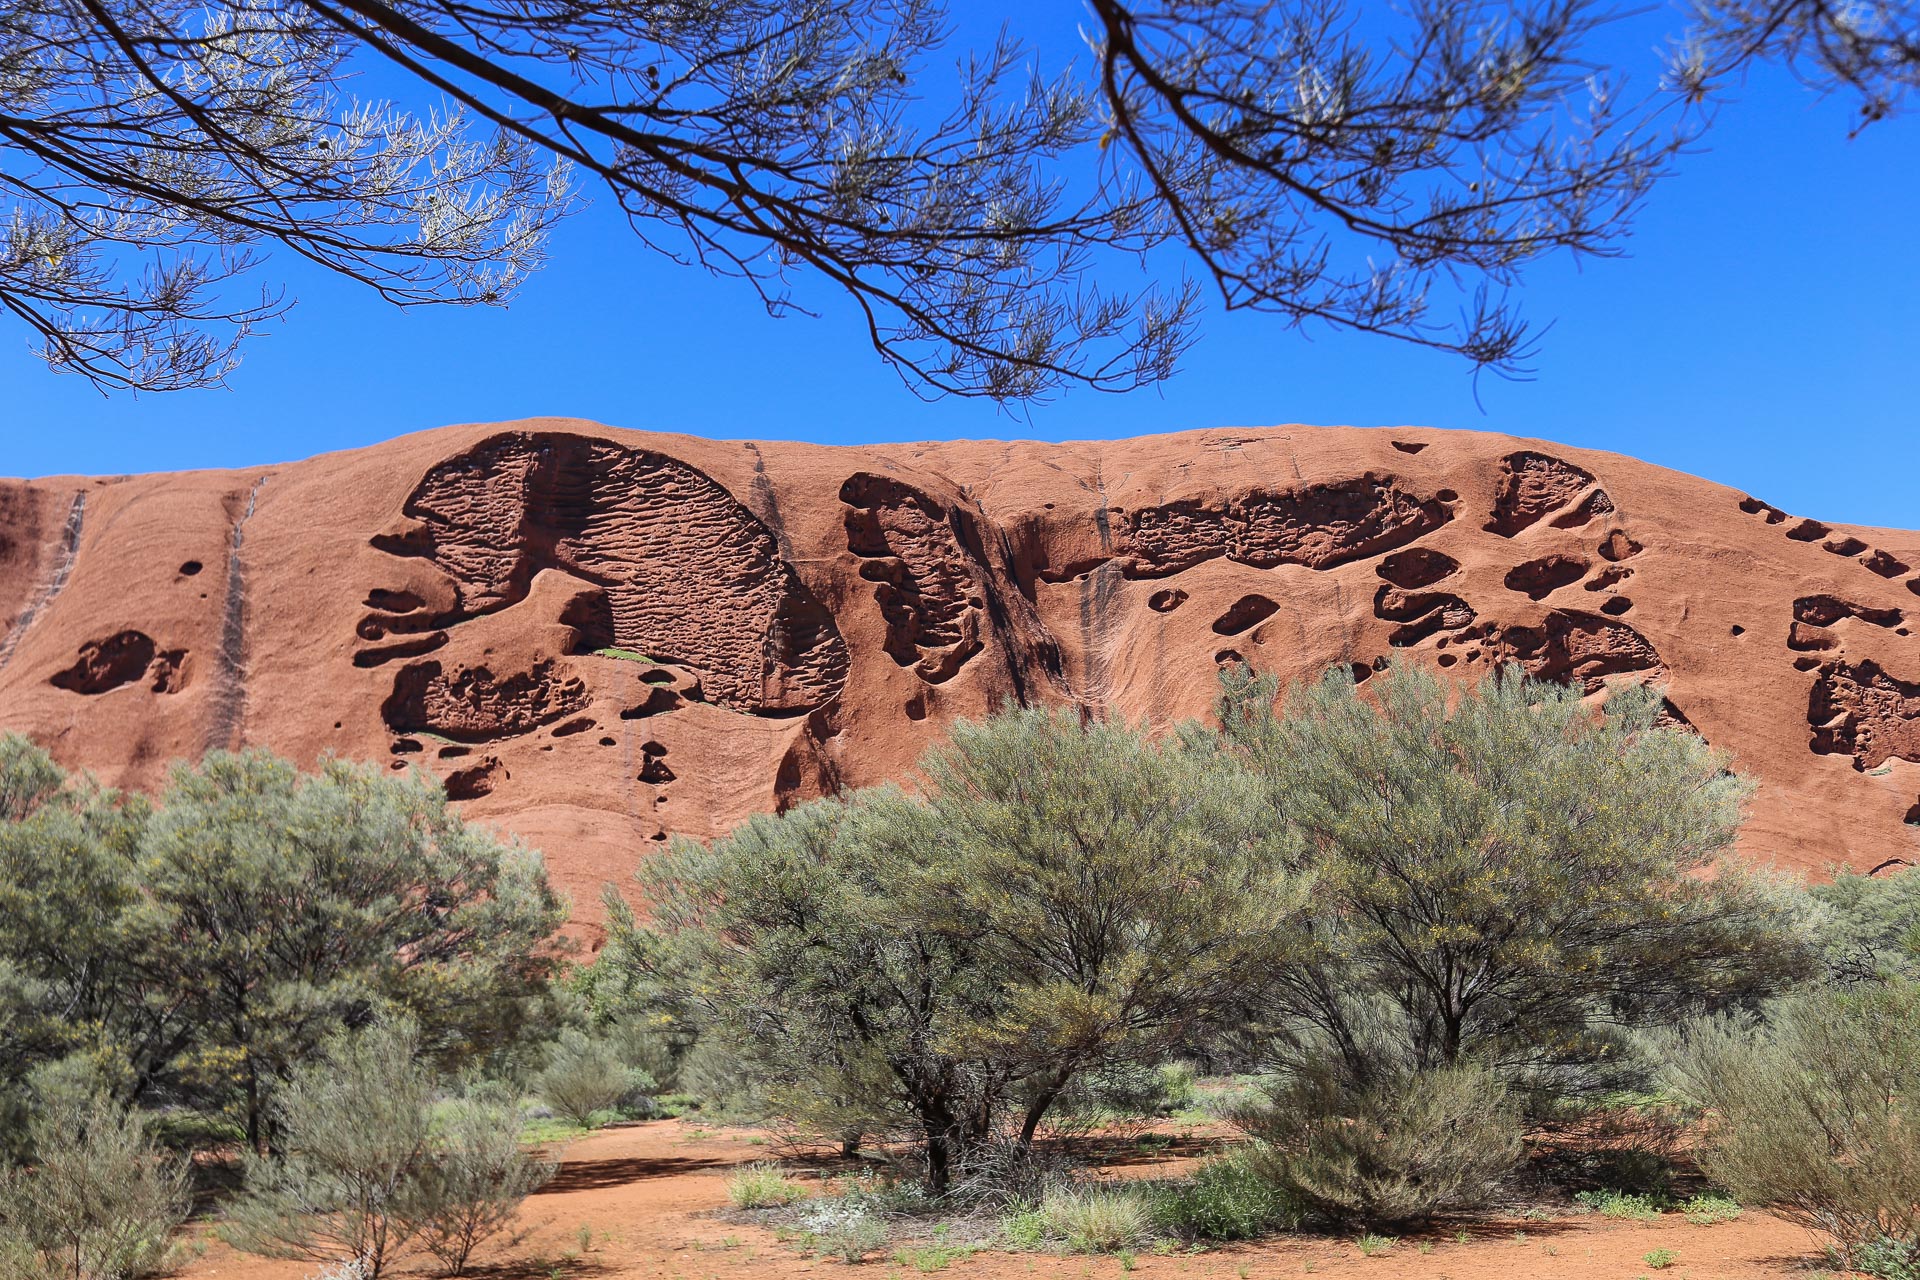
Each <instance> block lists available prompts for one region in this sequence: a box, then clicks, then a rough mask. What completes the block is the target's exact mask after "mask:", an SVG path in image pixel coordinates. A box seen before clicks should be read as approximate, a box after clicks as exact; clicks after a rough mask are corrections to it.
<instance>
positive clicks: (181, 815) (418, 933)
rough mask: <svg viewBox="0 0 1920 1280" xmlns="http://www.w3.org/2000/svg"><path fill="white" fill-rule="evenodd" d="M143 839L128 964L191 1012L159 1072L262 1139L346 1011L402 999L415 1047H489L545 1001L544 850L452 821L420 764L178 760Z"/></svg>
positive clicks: (388, 1006) (501, 1044)
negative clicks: (415, 768)
mask: <svg viewBox="0 0 1920 1280" xmlns="http://www.w3.org/2000/svg"><path fill="white" fill-rule="evenodd" d="M140 854H141V862H142V867H141V888H142V897H141V901H140V903H139V905H138V907H137V908H136V909H135V915H134V917H133V921H132V923H131V925H130V926H129V927H130V928H131V929H133V930H134V931H135V934H136V937H137V945H138V947H139V950H138V952H137V963H138V964H139V965H140V966H141V967H142V969H143V970H144V972H145V973H146V974H147V975H148V982H149V983H150V984H151V985H152V986H153V987H154V988H155V989H157V990H158V991H160V992H163V993H165V996H166V998H167V999H168V1000H169V1001H171V1002H174V1003H176V1004H177V1005H178V1007H180V1008H181V1009H182V1010H183V1011H184V1017H185V1020H186V1021H187V1022H188V1023H189V1024H190V1025H192V1026H193V1027H194V1028H195V1029H196V1030H195V1034H194V1036H193V1038H192V1041H191V1043H190V1044H188V1045H187V1046H185V1047H183V1049H182V1050H181V1052H180V1053H178V1054H176V1055H175V1056H174V1058H173V1059H172V1060H171V1061H170V1062H169V1063H168V1070H169V1071H170V1073H171V1074H172V1075H173V1076H174V1077H175V1078H176V1079H177V1080H178V1081H179V1082H180V1086H181V1087H182V1088H185V1089H187V1090H189V1091H193V1092H198V1093H200V1094H202V1095H203V1096H210V1097H211V1098H213V1099H216V1100H220V1101H222V1102H224V1101H226V1100H229V1099H232V1100H234V1106H235V1110H236V1111H237V1113H238V1114H239V1116H240V1117H241V1118H242V1120H243V1121H244V1123H245V1126H246V1135H247V1139H248V1142H249V1143H250V1144H251V1145H252V1146H254V1147H255V1148H256V1149H261V1148H264V1147H265V1145H266V1144H267V1140H268V1138H269V1137H270V1136H271V1135H270V1127H271V1126H270V1119H271V1115H272V1110H271V1105H272V1101H273V1097H274V1095H275V1093H276V1091H277V1090H278V1088H279V1087H280V1086H281V1084H282V1083H283V1082H284V1081H286V1080H287V1079H288V1078H290V1076H291V1074H292V1072H293V1071H294V1069H295V1068H296V1067H297V1066H298V1065H299V1064H300V1063H301V1062H303V1061H305V1060H307V1059H309V1058H310V1057H311V1056H312V1055H313V1053H314V1052H315V1051H316V1049H317V1047H318V1046H319V1044H320V1043H321V1041H322V1040H323V1039H324V1038H325V1037H326V1036H327V1035H329V1034H331V1033H333V1032H335V1031H337V1030H339V1029H341V1028H342V1027H358V1026H364V1025H366V1024H367V1023H369V1022H370V1021H372V1020H373V1019H374V1018H375V1017H376V1016H378V1015H380V1014H382V1013H383V1012H388V1011H393V1012H398V1013H400V1014H404V1015H405V1016H407V1017H410V1018H411V1019H413V1020H414V1021H415V1022H416V1023H417V1024H418V1026H419V1037H420V1038H419V1048H420V1050H421V1051H422V1052H425V1053H428V1054H431V1055H433V1056H434V1057H435V1058H436V1059H438V1060H441V1061H443V1062H447V1063H452V1062H476V1061H480V1062H484V1061H485V1060H486V1059H487V1058H488V1057H489V1056H490V1055H495V1054H497V1053H499V1052H501V1051H504V1050H506V1049H508V1048H510V1047H511V1046H513V1045H514V1044H515V1043H517V1042H518V1041H520V1040H521V1039H522V1038H523V1037H532V1036H537V1035H539V1034H540V1033H541V1032H542V1031H543V1030H547V1029H550V1028H551V1026H552V1024H553V1022H554V1019H555V1017H556V1016H557V1014H556V1009H555V1007H554V999H555V997H554V995H553V993H552V991H551V990H550V985H549V984H550V981H551V979H552V978H553V977H554V976H555V974H556V973H557V972H558V968H559V965H560V963H561V961H562V959H563V957H564V950H563V948H562V947H561V945H560V944H559V943H558V942H557V941H556V940H555V939H554V936H553V935H554V932H555V930H557V929H558V928H559V927H560V925H561V924H562V923H563V922H564V921H565V919H566V908H565V904H564V903H562V902H561V901H560V900H559V899H558V898H557V897H556V895H555V894H554V892H553V890H552V888H551V887H550V886H549V884H548V882H547V878H546V870H545V866H544V864H543V863H542V861H541V858H540V855H539V854H537V853H535V852H533V851H532V850H529V849H526V848H524V847H523V846H519V845H515V844H505V843H503V842H501V841H499V840H497V839H495V838H494V837H493V836H492V835H490V834H489V833H486V832H484V831H479V830H475V829H473V828H470V827H468V826H466V825H465V823H463V822H462V821H461V820H460V818H459V816H458V815H457V814H455V813H454V812H453V811H452V810H450V809H449V808H448V807H447V801H446V796H445V794H444V793H443V792H442V791H441V789H440V787H439V786H438V784H437V783H436V782H434V781H433V780H432V779H430V778H425V777H421V776H418V775H408V776H407V777H394V776H392V775H390V774H386V773H383V772H381V771H380V770H377V769H375V768H374V767H372V766H370V765H367V766H362V765H354V764H349V763H346V762H344V761H338V760H331V761H327V762H325V763H323V764H322V765H321V767H320V769H319V770H318V772H316V773H313V774H302V773H300V772H299V771H298V770H296V769H295V768H294V767H293V766H292V765H291V764H290V763H288V762H287V761H285V760H282V759H279V758H277V757H274V756H271V755H268V754H266V753H264V752H249V753H245V754H240V755H233V754H228V753H224V752H215V753H212V754H210V755H208V756H207V757H206V758H205V759H204V760H203V761H201V763H200V764H199V765H198V766H197V767H186V766H182V767H180V768H179V769H177V770H176V771H175V773H174V775H173V779H172V782H171V784H170V785H169V786H168V788H167V790H166V792H165V794H164V795H163V796H162V798H161V801H160V804H159V808H158V812H157V813H156V814H155V816H154V817H153V819H152V820H151V822H150V823H149V824H148V826H147V828H146V830H145V832H144V834H143V837H142V840H141V844H140Z"/></svg>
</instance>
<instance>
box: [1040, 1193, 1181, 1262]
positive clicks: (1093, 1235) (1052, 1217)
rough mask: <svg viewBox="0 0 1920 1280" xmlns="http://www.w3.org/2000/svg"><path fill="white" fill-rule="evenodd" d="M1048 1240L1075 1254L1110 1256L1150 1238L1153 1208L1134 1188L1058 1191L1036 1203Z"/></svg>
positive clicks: (1151, 1234)
mask: <svg viewBox="0 0 1920 1280" xmlns="http://www.w3.org/2000/svg"><path fill="white" fill-rule="evenodd" d="M1040 1219H1041V1221H1042V1222H1043V1223H1044V1224H1045V1226H1046V1234H1047V1237H1048V1238H1049V1239H1054V1240H1060V1241H1063V1242H1064V1243H1065V1244H1066V1246H1067V1248H1069V1249H1071V1250H1073V1251H1074V1252H1075V1253H1112V1252H1114V1251H1115V1250H1117V1249H1125V1248H1127V1247H1129V1246H1133V1245H1140V1244H1145V1243H1147V1241H1149V1240H1150V1239H1151V1238H1152V1236H1153V1206H1152V1203H1151V1201H1150V1200H1149V1198H1148V1196H1147V1195H1146V1194H1145V1193H1144V1192H1142V1191H1141V1190H1140V1189H1138V1188H1134V1187H1062V1188H1058V1189H1056V1190H1053V1191H1050V1192H1048V1193H1047V1195H1046V1197H1045V1198H1044V1199H1042V1200H1041V1201H1040Z"/></svg>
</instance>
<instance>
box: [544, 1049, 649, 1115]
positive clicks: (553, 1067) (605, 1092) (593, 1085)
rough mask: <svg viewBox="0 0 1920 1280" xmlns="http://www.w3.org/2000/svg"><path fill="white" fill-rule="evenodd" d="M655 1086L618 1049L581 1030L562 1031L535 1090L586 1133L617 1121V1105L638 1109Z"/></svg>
mask: <svg viewBox="0 0 1920 1280" xmlns="http://www.w3.org/2000/svg"><path fill="white" fill-rule="evenodd" d="M652 1087H653V1078H652V1077H651V1076H649V1075H648V1074H647V1073H646V1072H644V1071H642V1070H640V1069H639V1068H637V1067H632V1066H629V1065H627V1063H626V1062H625V1061H623V1060H622V1058H621V1056H620V1053H619V1052H618V1050H617V1049H616V1048H615V1047H614V1046H613V1045H612V1044H611V1043H609V1042H607V1041H605V1040H597V1039H595V1038H594V1037H592V1036H590V1035H588V1034H587V1033H586V1032H584V1031H581V1030H580V1029H579V1028H577V1027H569V1028H567V1029H566V1030H565V1031H563V1032H561V1033H560V1039H559V1041H558V1043H556V1044H555V1045H554V1047H553V1050H552V1053H551V1055H550V1056H549V1058H548V1059H547V1066H546V1069H545V1070H544V1071H542V1072H541V1073H540V1074H539V1076H537V1077H536V1078H535V1080H534V1088H535V1089H536V1090H537V1091H538V1092H539V1094H540V1096H541V1097H542V1098H544V1099H546V1103H547V1105H548V1106H549V1107H551V1108H553V1112H554V1114H555V1115H558V1116H560V1117H561V1118H563V1119H566V1120H570V1121H572V1122H573V1123H574V1124H577V1125H579V1126H580V1127H581V1128H583V1129H597V1128H599V1127H600V1126H601V1125H603V1124H606V1123H607V1122H608V1121H609V1120H611V1119H617V1118H618V1115H619V1113H618V1111H617V1110H616V1108H617V1107H619V1106H620V1104H622V1103H627V1104H629V1105H633V1104H634V1103H635V1102H636V1101H637V1100H638V1099H639V1098H641V1097H644V1096H645V1092H646V1091H647V1090H649V1089H651V1088H652Z"/></svg>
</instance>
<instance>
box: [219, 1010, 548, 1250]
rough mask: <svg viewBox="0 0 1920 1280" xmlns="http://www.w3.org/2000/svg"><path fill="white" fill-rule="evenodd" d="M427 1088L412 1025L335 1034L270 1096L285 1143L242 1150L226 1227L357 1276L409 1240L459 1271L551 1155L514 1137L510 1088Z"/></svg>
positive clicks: (428, 1077) (240, 1240)
mask: <svg viewBox="0 0 1920 1280" xmlns="http://www.w3.org/2000/svg"><path fill="white" fill-rule="evenodd" d="M435 1089H436V1085H435V1080H434V1075H433V1072H432V1069H431V1068H430V1067H429V1066H427V1065H426V1064H425V1063H424V1062H423V1061H422V1059H421V1056H420V1052H419V1039H418V1036H417V1034H416V1032H415V1031H414V1029H413V1028H412V1027H411V1026H410V1025H407V1024H385V1025H376V1026H373V1027H370V1028H368V1029H366V1030H364V1031H361V1032H359V1033H350V1032H342V1033H340V1034H338V1035H335V1036H334V1037H332V1038H331V1039H329V1040H328V1041H327V1042H326V1045H325V1048H324V1050H323V1052H322V1055H321V1057H320V1060H319V1061H317V1062H315V1063H313V1064H311V1065H309V1066H307V1067H303V1068H301V1069H300V1070H299V1071H297V1072H296V1073H295V1074H294V1077H293V1079H292V1080H291V1081H290V1082H289V1083H288V1084H287V1085H286V1086H285V1087H284V1088H283V1089H282V1090H281V1092H280V1094H279V1097H278V1098H277V1099H276V1101H275V1106H274V1117H275V1120H276V1122H277V1124H278V1128H279V1131H280V1133H281V1134H282V1140H283V1149H282V1151H281V1152H280V1153H279V1154H277V1155H275V1156H273V1157H260V1156H253V1157H250V1158H249V1159H248V1162H247V1166H246V1186H245V1190H244V1192H243V1194H242V1195H241V1196H240V1198H239V1199H238V1200H237V1201H235V1202H234V1204H233V1205H232V1206H231V1208H230V1209H229V1211H228V1215H227V1219H228V1221H227V1227H226V1232H225V1234H226V1236H227V1238H228V1240H229V1241H230V1242H231V1243H233V1244H234V1245H235V1247H237V1248H240V1249H242V1250H245V1251H247V1252H251V1253H259V1254H264V1255H266V1256H268V1257H274V1258H295V1259H300V1260H304V1261H309V1262H320V1263H327V1264H331V1265H333V1266H334V1267H335V1268H336V1269H337V1270H338V1269H341V1268H357V1269H358V1272H357V1274H356V1275H355V1280H378V1277H379V1276H380V1275H381V1274H382V1273H383V1272H384V1271H386V1269H387V1268H388V1267H390V1266H391V1265H392V1264H393V1262H394V1261H395V1260H396V1259H398V1258H400V1257H402V1256H403V1255H405V1254H406V1253H407V1252H408V1251H409V1250H413V1249H421V1250H425V1251H426V1252H427V1253H429V1254H431V1255H432V1256H433V1257H434V1259H435V1260H436V1261H438V1262H439V1264H440V1266H441V1268H442V1270H443V1271H445V1273H446V1274H448V1275H461V1274H464V1273H465V1271H466V1269H467V1266H468V1264H469V1262H470V1261H471V1259H472V1257H473V1253H474V1250H475V1249H476V1248H478V1247H479V1246H480V1245H482V1244H484V1243H486V1242H488V1241H493V1240H496V1239H498V1238H500V1237H502V1236H508V1237H511V1233H512V1227H513V1224H514V1221H515V1219H516V1217H517V1215H518V1213H519V1210H520V1206H521V1205H522V1203H523V1202H524V1201H525V1200H526V1198H527V1196H528V1195H530V1194H531V1193H532V1192H533V1191H534V1190H535V1189H536V1188H537V1187H539V1186H540V1185H541V1184H542V1183H544V1182H545V1181H546V1180H547V1179H548V1178H549V1177H550V1176H552V1173H553V1169H554V1166H553V1165H552V1164H551V1163H549V1162H547V1161H545V1160H543V1159H541V1158H539V1157H537V1156H534V1155H532V1154H530V1153H528V1152H527V1151H525V1150H524V1149H523V1148H522V1147H521V1145H520V1118H519V1112H518V1109H517V1108H516V1107H515V1106H514V1105H513V1103H512V1102H511V1101H510V1100H509V1099H508V1098H507V1097H505V1096H504V1095H502V1094H490V1093H482V1092H476V1093H474V1094H471V1095H469V1096H467V1097H464V1098H460V1099H457V1100H455V1101H453V1102H452V1103H449V1104H446V1105H444V1106H439V1107H436V1105H435V1100H434V1094H435ZM341 1274H343V1275H344V1274H355V1273H354V1272H352V1271H350V1270H348V1271H341Z"/></svg>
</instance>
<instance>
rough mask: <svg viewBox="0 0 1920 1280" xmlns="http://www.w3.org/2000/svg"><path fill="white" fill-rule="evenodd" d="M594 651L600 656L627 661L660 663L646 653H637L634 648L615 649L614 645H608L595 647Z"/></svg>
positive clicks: (649, 663)
mask: <svg viewBox="0 0 1920 1280" xmlns="http://www.w3.org/2000/svg"><path fill="white" fill-rule="evenodd" d="M593 653H594V656H595V657H598V658H619V659H621V660H622V661H625V662H644V663H646V664H647V665H649V666H656V665H658V664H657V663H655V662H654V660H653V659H652V658H649V657H648V656H647V655H646V654H644V653H636V652H634V651H633V650H632V649H615V648H612V647H608V648H605V649H595V650H594V651H593Z"/></svg>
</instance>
